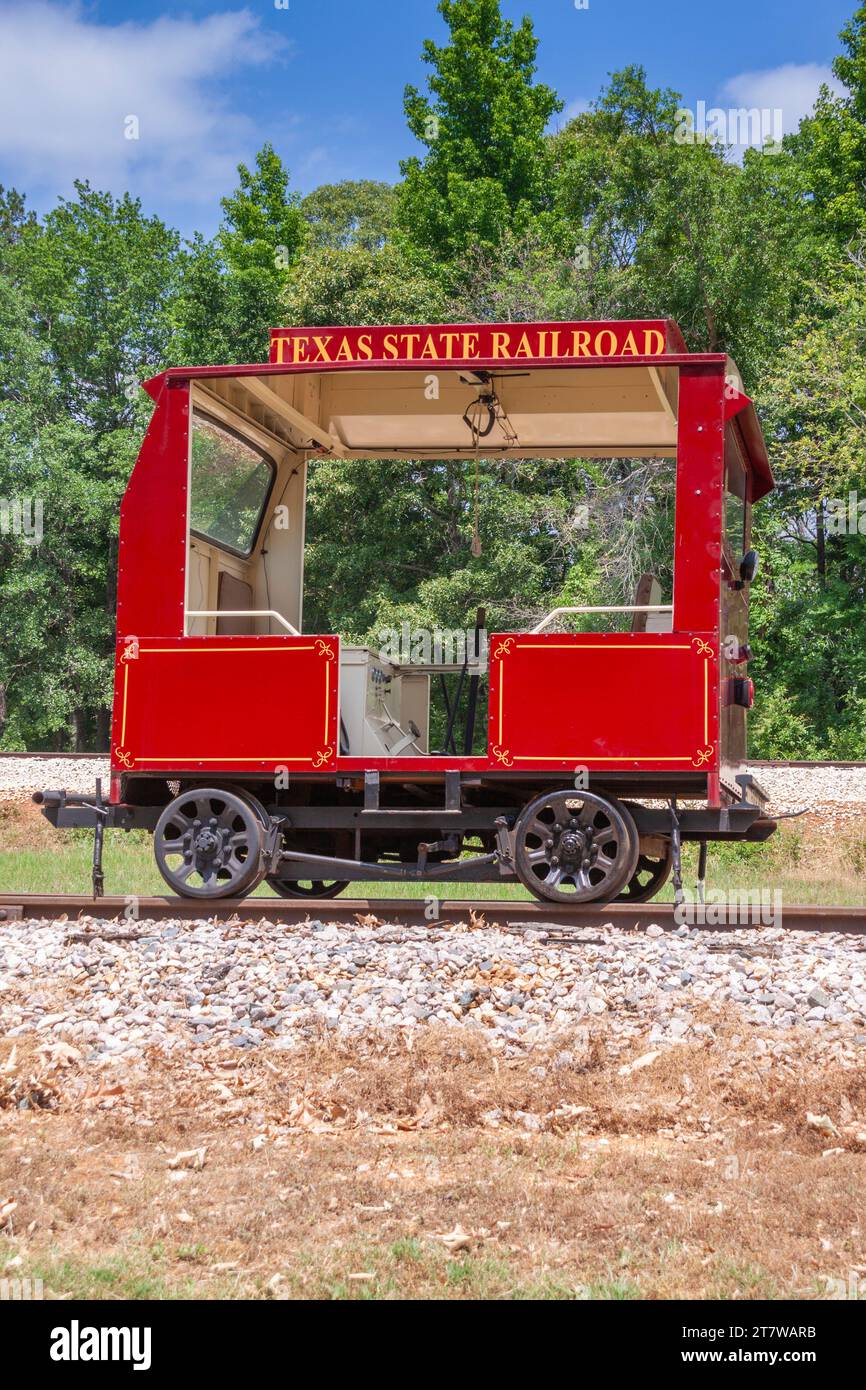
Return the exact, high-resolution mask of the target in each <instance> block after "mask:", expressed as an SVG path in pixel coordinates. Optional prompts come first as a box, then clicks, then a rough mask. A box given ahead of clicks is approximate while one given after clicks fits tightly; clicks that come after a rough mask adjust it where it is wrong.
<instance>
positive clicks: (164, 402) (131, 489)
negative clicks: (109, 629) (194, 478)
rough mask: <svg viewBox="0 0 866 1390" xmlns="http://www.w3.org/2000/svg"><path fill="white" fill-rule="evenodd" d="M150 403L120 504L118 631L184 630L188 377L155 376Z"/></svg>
mask: <svg viewBox="0 0 866 1390" xmlns="http://www.w3.org/2000/svg"><path fill="white" fill-rule="evenodd" d="M160 380H161V382H162V389H161V390H160V391H159V392H158V393H157V403H156V409H155V410H154V412H153V415H152V417H151V421H150V424H149V425H148V427H147V433H146V434H145V436H144V442H143V444H142V446H141V449H140V451H139V455H138V460H137V462H136V465H135V468H134V469H133V472H132V477H131V478H130V480H129V485H128V487H127V489H126V495H125V496H124V499H123V502H122V504H121V508H120V542H119V550H118V564H117V631H118V633H119V634H120V636H122V637H127V636H135V637H139V638H141V637H152V636H154V635H155V634H157V633H161V634H162V635H163V636H168V635H171V636H173V637H174V636H176V637H181V636H183V605H184V586H185V582H186V575H185V567H186V510H187V474H188V467H187V459H188V456H189V453H188V451H189V385H188V384H187V383H186V382H182V383H181V382H177V383H175V384H174V385H172V384H170V383H169V382H168V380H167V379H166V378H165V377H162V378H160Z"/></svg>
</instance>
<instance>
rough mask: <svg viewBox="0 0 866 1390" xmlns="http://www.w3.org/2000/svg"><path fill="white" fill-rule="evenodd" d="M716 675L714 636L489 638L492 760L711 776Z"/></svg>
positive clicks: (506, 764) (520, 765)
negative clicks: (693, 773) (703, 772)
mask: <svg viewBox="0 0 866 1390" xmlns="http://www.w3.org/2000/svg"><path fill="white" fill-rule="evenodd" d="M717 672H718V643H717V641H716V638H715V636H714V635H713V634H710V633H705V634H701V635H694V634H691V633H683V634H678V633H601V634H599V633H577V634H562V633H539V634H537V635H536V634H532V633H524V634H515V635H510V636H497V637H491V639H490V759H491V763H492V764H493V765H494V766H496V767H499V768H515V769H520V770H524V771H528V770H530V769H532V768H533V767H538V768H543V769H545V770H546V769H549V768H550V769H553V768H557V769H558V768H576V767H588V768H590V769H596V770H598V771H607V772H611V771H632V770H634V769H647V770H649V771H654V772H661V771H672V772H682V771H697V770H703V771H705V772H713V771H715V770H716V768H717V767H718V701H717V693H716V692H717V680H718V675H717Z"/></svg>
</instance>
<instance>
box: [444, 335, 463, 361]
mask: <svg viewBox="0 0 866 1390" xmlns="http://www.w3.org/2000/svg"><path fill="white" fill-rule="evenodd" d="M459 337H460V334H459V333H443V334H442V341H443V343H444V344H445V360H446V362H450V361H451V358H452V357H453V356H454V344H455V343H456V342H457V339H458V338H459Z"/></svg>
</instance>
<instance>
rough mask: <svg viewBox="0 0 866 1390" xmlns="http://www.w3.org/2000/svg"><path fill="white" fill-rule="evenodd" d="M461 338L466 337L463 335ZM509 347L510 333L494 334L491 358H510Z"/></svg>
mask: <svg viewBox="0 0 866 1390" xmlns="http://www.w3.org/2000/svg"><path fill="white" fill-rule="evenodd" d="M463 336H464V338H465V337H466V336H467V335H466V334H464V335H463ZM510 347H511V334H510V333H494V334H493V356H494V357H510V356H511V352H510Z"/></svg>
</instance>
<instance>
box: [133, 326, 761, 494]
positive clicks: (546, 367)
mask: <svg viewBox="0 0 866 1390" xmlns="http://www.w3.org/2000/svg"><path fill="white" fill-rule="evenodd" d="M687 364H690V365H706V366H708V367H715V368H719V367H721V368H723V369H724V371H725V374H726V376H727V378H728V386H727V388H726V391H725V415H726V419H731V418H733V417H736V423H737V428H738V429H739V431H740V435H741V438H742V441H743V445H744V448H745V452H746V454H747V457H748V459H749V463H750V466H751V470H752V476H753V497H754V498H758V497H761V496H763V495H764V494H765V493H767V492H769V491H770V489H771V488H772V486H773V477H772V473H771V470H770V465H769V460H768V458H767V452H766V447H765V445H764V440H763V435H762V433H761V427H760V423H759V421H758V417H757V413H756V411H755V408H754V405H753V403H752V401H751V400H750V398H749V397H748V396H747V395H746V394H745V393H744V392H743V390H742V386H741V383H740V380H739V374H738V373H737V371H736V367H735V366H734V364H733V363H732V362H731V360H730V358H727V357H725V355H724V354H720V353H689V352H687V351H686V350H685V344H684V342H683V338H682V335H681V333H680V330H679V328H678V327H677V325H676V324H675V323H673V321H672V320H669V319H656V320H630V321H625V322H624V321H621V320H613V321H607V322H581V323H533V324H527V323H517V324H514V323H512V324H474V325H473V324H433V325H394V326H375V327H368V328H359V327H346V328H339V327H327V328H280V329H274V330H272V335H271V360H270V361H269V362H263V363H247V364H244V365H240V366H210V367H172V368H169V369H168V370H167V371H165V372H162V373H161V374H160V375H159V376H156V377H153V378H152V379H151V380H150V381H147V382H145V383H144V386H145V389H146V390H147V391H148V392H149V394H150V395H151V396H152V397H153V398H154V400H156V399H157V398H158V396H159V395H160V393H161V391H162V390H163V388H164V387H166V386H169V385H178V384H180V383H182V382H186V381H190V382H195V383H196V384H197V385H196V391H197V394H198V395H199V396H200V398H204V400H205V401H207V399H208V398H211V399H213V401H214V402H217V403H221V404H222V406H224V407H225V406H230V407H232V408H234V409H237V410H240V411H241V413H243V414H244V415H246V416H247V417H248V418H249V419H250V420H251V421H252V422H254V423H257V424H258V425H260V426H262V427H264V428H266V429H269V430H271V431H272V432H274V433H276V434H277V436H278V437H280V438H282V439H284V440H285V442H286V443H288V444H290V445H291V446H292V447H296V448H304V449H310V448H312V449H321V450H323V451H326V452H329V453H333V454H335V455H337V456H340V457H346V458H377V457H406V458H423V457H429V458H447V457H464V456H470V457H474V456H482V457H483V456H485V455H489V454H494V455H497V456H512V457H524V458H525V457H551V456H555V457H593V456H607V455H611V454H617V455H621V456H634V457H640V456H648V457H665V456H667V457H674V456H675V454H676V445H677V399H678V381H679V371H678V369H679V368H680V367H682V366H684V365H687ZM491 392H492V393H493V399H494V401H495V409H494V411H493V415H492V424H491V428H490V431H489V433H488V434H486V435H484V434H482V435H481V436H480V437H476V436H475V435H473V433H472V430H471V428H470V425H469V424H468V423H467V420H466V418H465V417H466V415H467V411H470V410H471V411H473V412H474V411H475V408H476V406H477V403H478V401H479V398H483V397H484V395H485V394H487V395H488V396H489V394H490V393H491ZM474 418H477V420H478V421H479V423H481V424H483V425H486V424H487V423H490V420H491V416H490V414H488V413H485V412H484V411H483V410H481V411H478V412H477V414H475V417H474Z"/></svg>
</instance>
